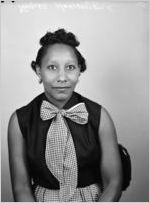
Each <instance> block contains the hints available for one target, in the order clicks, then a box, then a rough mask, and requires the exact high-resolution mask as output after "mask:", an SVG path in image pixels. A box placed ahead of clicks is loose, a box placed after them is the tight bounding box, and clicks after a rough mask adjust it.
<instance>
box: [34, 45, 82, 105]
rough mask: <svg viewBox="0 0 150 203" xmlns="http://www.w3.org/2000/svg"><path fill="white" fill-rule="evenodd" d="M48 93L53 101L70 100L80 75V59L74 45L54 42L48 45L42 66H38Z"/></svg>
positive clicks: (38, 72) (38, 71)
mask: <svg viewBox="0 0 150 203" xmlns="http://www.w3.org/2000/svg"><path fill="white" fill-rule="evenodd" d="M36 72H37V74H38V76H39V77H40V78H41V79H42V82H43V85H44V89H45V92H46V94H48V96H49V98H50V99H51V100H52V101H53V102H55V101H56V102H57V101H59V102H61V101H62V102H63V101H66V100H68V99H69V98H70V97H71V95H72V92H73V91H74V89H75V86H76V84H77V82H78V78H79V75H80V68H79V66H78V60H77V57H76V55H75V53H74V50H73V48H72V47H70V46H68V45H64V44H54V45H51V46H49V47H48V49H47V52H46V54H45V56H44V57H43V58H42V61H41V67H37V68H36Z"/></svg>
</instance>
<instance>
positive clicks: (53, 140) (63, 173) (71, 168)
mask: <svg viewBox="0 0 150 203" xmlns="http://www.w3.org/2000/svg"><path fill="white" fill-rule="evenodd" d="M40 115H41V118H42V120H48V119H53V120H52V122H51V125H50V127H49V129H48V132H47V139H46V150H45V160H46V164H47V167H48V169H49V170H50V171H51V173H52V174H53V175H54V176H55V177H56V178H57V180H58V181H59V185H60V190H59V197H60V201H69V200H70V199H71V197H72V196H73V194H74V192H75V189H76V187H77V180H78V167H77V158H76V152H75V146H74V142H73V139H72V136H71V132H70V130H69V127H68V125H67V122H66V120H65V118H64V117H67V118H69V119H71V120H72V121H74V122H76V123H78V124H86V123H87V122H88V112H87V109H86V107H85V104H84V103H79V104H77V105H75V106H73V107H71V108H70V109H67V110H64V109H58V108H57V107H56V106H54V105H53V104H51V103H49V102H48V101H45V100H44V101H43V102H42V105H41V111H40Z"/></svg>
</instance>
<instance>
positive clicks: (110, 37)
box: [1, 1, 149, 202]
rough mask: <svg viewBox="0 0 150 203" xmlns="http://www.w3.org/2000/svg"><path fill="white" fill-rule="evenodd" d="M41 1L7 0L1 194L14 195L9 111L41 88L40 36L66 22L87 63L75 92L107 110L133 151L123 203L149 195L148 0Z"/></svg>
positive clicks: (3, 17) (8, 197) (121, 138)
mask: <svg viewBox="0 0 150 203" xmlns="http://www.w3.org/2000/svg"><path fill="white" fill-rule="evenodd" d="M16 2H17V1H16ZM26 2H27V1H26ZM38 2H39V1H37V3H32V2H30V1H28V2H27V3H25V1H24V3H20V4H19V3H14V4H10V3H7V4H6V3H5V4H3V5H1V12H2V13H1V95H2V98H1V107H2V122H1V134H2V137H1V143H2V146H1V150H2V153H1V195H2V199H1V200H2V201H4V202H9V201H13V198H12V190H11V183H10V173H9V165H8V147H7V126H8V121H9V117H10V115H11V114H12V112H13V111H15V109H16V108H19V107H21V106H23V105H25V104H27V103H28V102H29V101H31V100H32V99H33V98H34V97H35V96H37V95H38V94H39V93H41V92H42V91H43V88H42V85H39V84H38V80H37V77H36V75H35V74H34V72H33V71H32V70H31V68H30V62H31V61H32V60H34V59H35V57H36V53H37V50H38V48H39V44H38V41H39V39H40V38H41V37H42V36H43V35H44V34H45V33H46V31H48V30H51V31H54V30H55V29H57V28H65V29H67V30H68V31H72V32H73V33H75V34H76V35H77V37H78V39H79V41H80V42H81V45H80V47H79V50H80V51H81V53H82V54H83V56H84V57H85V58H86V61H87V71H86V72H85V73H83V74H81V77H80V81H79V84H78V86H77V88H76V91H78V92H79V93H81V94H83V95H84V96H86V97H88V98H90V99H92V100H94V101H96V102H98V103H100V104H102V105H103V106H105V107H106V108H107V110H108V111H109V113H110V114H111V117H112V118H113V121H114V123H115V126H116V130H117V135H118V141H119V142H120V143H121V144H123V145H124V146H125V147H126V148H127V149H128V151H129V153H130V155H131V160H132V182H131V185H130V187H129V188H128V189H127V191H125V192H123V195H122V198H121V201H124V202H146V201H148V192H149V185H148V181H149V176H148V172H149V164H148V162H149V159H148V144H149V142H148V1H120V2H119V1H50V2H51V3H46V1H43V2H45V3H40V2H39V3H38Z"/></svg>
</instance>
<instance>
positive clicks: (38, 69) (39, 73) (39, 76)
mask: <svg viewBox="0 0 150 203" xmlns="http://www.w3.org/2000/svg"><path fill="white" fill-rule="evenodd" d="M36 74H37V76H38V78H39V83H42V78H41V68H40V67H39V66H38V65H36Z"/></svg>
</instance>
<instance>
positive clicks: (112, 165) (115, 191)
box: [99, 108, 122, 202]
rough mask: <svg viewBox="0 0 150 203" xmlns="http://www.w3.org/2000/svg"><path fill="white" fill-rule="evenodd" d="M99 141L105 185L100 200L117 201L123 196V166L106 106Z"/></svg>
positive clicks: (102, 112) (102, 110) (113, 127)
mask: <svg viewBox="0 0 150 203" xmlns="http://www.w3.org/2000/svg"><path fill="white" fill-rule="evenodd" d="M99 142H100V146H101V153H102V156H101V162H100V170H101V174H102V181H103V187H104V190H103V193H102V195H101V197H100V199H99V201H100V202H116V201H119V198H120V197H121V191H122V190H121V188H122V186H121V185H122V166H121V159H120V154H119V150H118V143H117V136H116V130H115V126H114V124H113V121H112V119H111V117H110V115H109V114H108V112H107V111H106V109H104V108H102V109H101V120H100V126H99Z"/></svg>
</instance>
